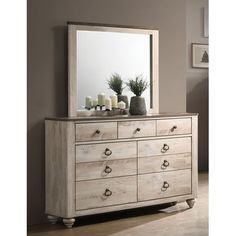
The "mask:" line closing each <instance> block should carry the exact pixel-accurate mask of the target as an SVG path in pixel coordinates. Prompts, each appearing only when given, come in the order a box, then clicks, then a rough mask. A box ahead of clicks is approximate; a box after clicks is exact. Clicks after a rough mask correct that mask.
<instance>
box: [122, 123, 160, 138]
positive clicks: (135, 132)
mask: <svg viewBox="0 0 236 236" xmlns="http://www.w3.org/2000/svg"><path fill="white" fill-rule="evenodd" d="M155 135H156V121H155V120H141V121H123V122H118V138H137V137H148V136H155Z"/></svg>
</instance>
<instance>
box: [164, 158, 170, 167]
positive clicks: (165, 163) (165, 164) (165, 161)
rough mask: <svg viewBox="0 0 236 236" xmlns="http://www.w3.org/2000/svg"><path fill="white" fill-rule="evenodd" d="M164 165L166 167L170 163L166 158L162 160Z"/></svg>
mask: <svg viewBox="0 0 236 236" xmlns="http://www.w3.org/2000/svg"><path fill="white" fill-rule="evenodd" d="M162 165H163V166H164V167H168V166H169V165H170V163H169V161H167V160H164V162H163V164H162Z"/></svg>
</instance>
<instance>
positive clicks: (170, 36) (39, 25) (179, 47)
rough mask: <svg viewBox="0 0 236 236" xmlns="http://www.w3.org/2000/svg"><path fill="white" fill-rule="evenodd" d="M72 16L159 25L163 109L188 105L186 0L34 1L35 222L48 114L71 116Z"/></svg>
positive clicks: (31, 149) (31, 130)
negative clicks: (69, 38)
mask: <svg viewBox="0 0 236 236" xmlns="http://www.w3.org/2000/svg"><path fill="white" fill-rule="evenodd" d="M67 21H83V22H97V23H110V24H124V25H133V26H145V27H148V26H155V27H159V28H160V88H161V91H160V103H161V104H160V111H162V112H168V111H171V112H178V111H179V112H182V111H185V109H186V9H185V0H178V1H173V0H119V1H118V0H100V1H96V0H29V1H28V85H27V86H28V87H27V90H28V127H27V128H28V142H27V143H28V166H27V168H28V224H29V225H32V224H39V223H43V222H45V215H44V118H45V117H46V116H66V115H67V26H66V25H67Z"/></svg>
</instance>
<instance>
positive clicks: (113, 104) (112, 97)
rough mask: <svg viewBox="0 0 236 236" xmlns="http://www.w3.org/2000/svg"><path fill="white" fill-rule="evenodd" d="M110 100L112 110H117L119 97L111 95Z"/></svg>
mask: <svg viewBox="0 0 236 236" xmlns="http://www.w3.org/2000/svg"><path fill="white" fill-rule="evenodd" d="M110 98H111V106H112V108H117V96H116V95H115V94H114V95H111V96H110Z"/></svg>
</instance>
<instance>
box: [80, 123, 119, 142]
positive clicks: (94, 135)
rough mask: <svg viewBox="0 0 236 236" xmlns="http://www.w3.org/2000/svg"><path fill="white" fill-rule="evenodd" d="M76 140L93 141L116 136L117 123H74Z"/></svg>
mask: <svg viewBox="0 0 236 236" xmlns="http://www.w3.org/2000/svg"><path fill="white" fill-rule="evenodd" d="M75 134H76V141H93V140H106V139H116V138H117V123H116V122H107V123H91V124H76V131H75Z"/></svg>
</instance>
